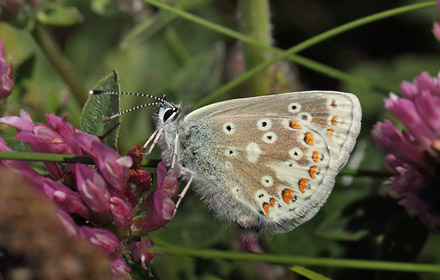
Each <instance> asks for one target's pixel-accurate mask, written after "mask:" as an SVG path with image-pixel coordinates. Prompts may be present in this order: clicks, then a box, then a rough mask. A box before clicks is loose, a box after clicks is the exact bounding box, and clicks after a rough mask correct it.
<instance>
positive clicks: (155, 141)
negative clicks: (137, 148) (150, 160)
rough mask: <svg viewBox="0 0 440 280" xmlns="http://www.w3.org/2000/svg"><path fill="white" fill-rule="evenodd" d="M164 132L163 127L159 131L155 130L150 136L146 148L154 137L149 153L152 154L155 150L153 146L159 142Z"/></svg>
mask: <svg viewBox="0 0 440 280" xmlns="http://www.w3.org/2000/svg"><path fill="white" fill-rule="evenodd" d="M162 133H163V129H161V130H159V131H157V130H156V131H155V132H154V133H153V135H151V136H150V138H149V139H148V141H147V142H146V143H145V145H144V148H146V147H147V146H148V144H149V143H150V142H151V140H150V139H154V140H153V143H151V145H150V148H149V149H148V151H147V153H146V154H147V155H149V154H151V152H152V151H153V148H154V147H155V146H156V144H157V142H159V139H160V136H161V135H162Z"/></svg>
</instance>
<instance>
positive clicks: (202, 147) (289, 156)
mask: <svg viewBox="0 0 440 280" xmlns="http://www.w3.org/2000/svg"><path fill="white" fill-rule="evenodd" d="M360 120H361V108H360V105H359V101H358V99H357V98H356V97H355V96H354V95H352V94H347V93H342V92H331V91H329V92H323V91H311V92H296V93H287V94H278V95H270V96H262V97H253V98H245V99H235V100H229V101H224V102H220V103H215V104H212V105H209V106H206V107H203V108H201V109H198V110H195V111H193V112H192V113H190V114H189V115H187V116H186V117H185V119H184V122H183V123H184V124H185V128H186V133H185V134H186V135H188V137H187V139H186V140H185V141H184V142H185V143H186V144H187V146H186V147H181V149H182V150H183V151H184V153H187V154H186V155H183V156H182V158H186V159H190V160H189V162H188V163H187V165H188V164H189V166H188V168H189V169H191V170H193V171H194V174H196V178H195V179H196V181H198V188H197V189H196V190H197V191H198V192H199V193H200V194H201V195H202V198H204V200H205V201H206V202H207V203H208V205H209V206H210V207H211V208H213V210H214V211H215V212H216V213H217V214H218V215H219V216H220V217H222V218H224V219H226V220H231V221H234V222H236V223H238V224H239V225H241V226H243V227H245V228H254V229H256V230H263V231H264V230H267V231H275V232H282V231H287V230H290V229H292V228H294V227H296V226H298V225H299V224H301V223H303V222H305V221H307V220H309V219H310V218H312V217H313V216H314V215H315V214H316V212H317V211H318V210H319V208H320V207H321V206H322V205H323V203H324V202H325V201H326V199H327V197H328V195H329V194H330V192H331V190H332V188H333V185H334V180H335V177H336V175H337V173H338V171H339V170H340V169H341V168H342V167H343V166H344V165H345V163H346V162H347V159H348V155H349V153H350V152H351V150H352V149H353V146H354V144H355V140H356V137H357V135H358V133H359V130H360ZM194 136H196V137H194Z"/></svg>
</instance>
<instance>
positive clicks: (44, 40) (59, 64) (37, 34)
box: [32, 23, 88, 106]
mask: <svg viewBox="0 0 440 280" xmlns="http://www.w3.org/2000/svg"><path fill="white" fill-rule="evenodd" d="M32 36H33V37H34V39H35V41H36V42H37V43H38V45H39V46H40V48H41V49H42V50H43V52H44V54H45V55H46V57H47V59H48V60H49V62H50V63H51V64H52V66H53V67H54V68H55V69H56V70H57V71H58V73H59V74H60V75H61V78H62V79H63V80H64V82H65V83H66V84H67V85H68V86H69V87H70V90H71V92H72V94H73V96H74V98H75V99H76V101H77V102H78V103H79V104H80V105H81V106H82V105H83V104H84V103H85V102H86V100H87V96H88V95H87V92H88V91H87V90H86V89H85V88H84V87H83V85H84V83H83V82H82V81H81V79H80V78H79V76H78V75H77V74H75V71H74V70H73V66H72V64H71V63H70V61H69V60H67V59H66V58H65V57H64V56H63V54H62V52H61V50H60V48H59V47H58V45H57V43H56V42H55V40H54V39H53V38H52V36H51V35H50V33H49V32H48V31H47V29H46V28H45V27H44V26H43V25H41V24H38V23H36V24H35V28H34V30H33V31H32Z"/></svg>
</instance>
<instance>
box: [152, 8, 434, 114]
mask: <svg viewBox="0 0 440 280" xmlns="http://www.w3.org/2000/svg"><path fill="white" fill-rule="evenodd" d="M144 1H145V2H147V3H149V4H151V5H153V6H156V7H158V8H160V9H163V10H166V11H168V12H171V13H173V14H176V15H178V16H179V17H182V18H184V19H186V20H189V21H192V22H194V23H196V24H199V25H201V26H204V27H206V28H209V29H211V30H214V31H216V32H219V33H221V34H224V35H226V36H229V37H232V38H235V39H237V40H239V41H241V42H243V43H246V44H252V45H254V46H258V47H260V48H264V49H266V50H270V51H273V52H275V53H278V54H284V53H287V52H288V53H287V54H286V57H287V58H289V59H290V60H292V61H293V62H296V63H297V64H299V65H302V66H304V67H307V68H310V69H313V70H315V71H317V72H320V73H323V74H326V75H328V76H330V77H333V78H336V79H339V80H341V81H345V82H348V83H351V84H353V85H356V86H358V87H361V88H365V89H380V90H383V91H386V92H389V91H390V89H387V88H384V87H383V86H381V85H378V84H374V83H372V82H370V81H366V80H362V79H359V78H358V77H355V76H352V75H350V74H347V73H344V72H342V71H339V70H337V69H333V68H331V67H329V66H327V65H324V64H320V63H318V62H316V61H312V60H310V59H307V58H304V57H300V56H298V55H295V54H294V53H295V52H299V51H301V50H303V49H305V48H307V47H310V46H312V45H313V44H316V43H319V42H321V41H323V40H325V39H328V38H330V37H332V36H335V35H337V34H340V33H342V32H345V31H348V30H350V29H354V28H356V27H359V26H361V25H364V24H367V23H371V22H374V21H378V20H380V19H384V18H387V17H391V16H395V15H399V14H402V13H407V12H410V11H415V10H418V9H422V8H427V7H433V6H436V5H437V2H436V1H429V2H423V3H417V4H413V5H408V6H404V7H399V8H396V9H391V10H388V11H385V12H381V13H378V14H374V15H371V16H367V17H364V18H361V19H358V20H355V21H353V22H350V23H347V24H344V25H342V26H340V27H337V28H335V29H332V30H329V31H327V32H324V33H322V34H320V35H318V36H315V37H313V38H311V39H309V40H306V41H304V42H302V43H300V44H298V45H296V46H294V47H293V48H292V49H293V52H292V49H289V50H288V51H286V52H284V51H283V50H281V49H278V48H275V47H273V46H270V45H265V44H263V43H261V42H259V41H257V40H254V39H252V38H250V37H248V36H245V35H243V34H241V33H239V32H236V31H234V30H231V29H228V28H226V27H223V26H221V25H218V24H215V23H212V22H210V21H207V20H205V19H203V18H200V17H198V16H195V15H193V14H190V13H187V12H185V11H182V10H179V9H176V8H174V7H171V6H169V5H166V4H164V3H161V2H158V1H156V0H144ZM277 58H278V60H279V59H283V58H284V56H283V57H282V58H279V57H277ZM278 60H277V61H278ZM274 62H276V61H273V62H272V63H274ZM269 65H270V64H268V65H265V66H264V67H262V69H264V68H265V67H268V66H269ZM262 69H257V70H258V71H259V70H262ZM258 71H256V72H258ZM254 72H255V71H254ZM252 75H253V73H251V75H248V76H244V77H243V76H241V77H239V78H237V79H236V80H233V81H231V82H230V83H228V84H226V85H225V86H223V87H221V88H219V89H218V90H217V91H215V92H213V93H211V94H210V95H209V96H208V97H206V98H205V99H203V100H201V101H199V102H198V103H197V104H196V106H195V107H200V106H203V105H206V104H208V103H211V102H212V101H213V100H216V99H218V97H219V96H221V95H222V94H223V93H224V92H226V91H228V90H230V89H231V88H233V87H235V86H236V85H238V84H240V83H241V82H243V81H244V80H246V79H247V78H250V77H251V76H252Z"/></svg>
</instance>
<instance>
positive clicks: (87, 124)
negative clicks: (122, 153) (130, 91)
mask: <svg viewBox="0 0 440 280" xmlns="http://www.w3.org/2000/svg"><path fill="white" fill-rule="evenodd" d="M94 89H95V90H104V91H119V90H120V89H119V76H118V73H117V72H116V70H114V71H112V72H111V73H110V74H108V75H107V76H105V77H104V78H102V79H101V80H100V81H99V82H98V84H97V85H96V87H95V88H94ZM120 110H121V109H120V97H119V95H90V96H89V98H88V99H87V102H86V104H85V105H84V108H83V111H82V114H81V120H80V129H81V130H82V131H84V132H86V133H89V134H92V135H96V136H98V137H99V138H101V140H102V141H103V142H104V144H106V145H107V146H109V147H110V148H112V149H115V150H117V148H118V144H117V143H118V137H119V129H120V117H116V118H114V119H112V120H109V121H105V122H103V121H102V119H103V118H104V117H106V116H109V115H112V114H114V113H117V112H119V111H120Z"/></svg>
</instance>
